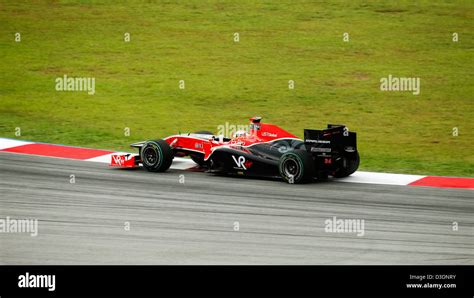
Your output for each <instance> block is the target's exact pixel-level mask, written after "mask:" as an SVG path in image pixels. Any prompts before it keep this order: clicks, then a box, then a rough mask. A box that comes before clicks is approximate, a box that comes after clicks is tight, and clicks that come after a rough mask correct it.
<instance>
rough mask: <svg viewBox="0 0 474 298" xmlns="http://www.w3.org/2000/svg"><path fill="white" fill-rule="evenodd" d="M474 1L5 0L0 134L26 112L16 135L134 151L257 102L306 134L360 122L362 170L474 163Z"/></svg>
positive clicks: (10, 132)
mask: <svg viewBox="0 0 474 298" xmlns="http://www.w3.org/2000/svg"><path fill="white" fill-rule="evenodd" d="M473 8H474V4H473V2H472V1H465V2H463V1H449V2H438V1H422V2H419V3H413V2H411V1H406V2H399V1H396V2H387V3H383V2H372V1H371V2H366V1H364V2H360V3H358V2H354V1H341V2H335V1H331V3H320V2H319V1H318V2H313V1H273V0H272V1H253V0H252V1H242V0H239V1H237V0H236V1H202V0H196V1H157V2H155V1H136V2H132V1H127V2H120V1H118V2H117V1H44V2H43V1H27V2H26V1H25V2H19V1H2V4H1V5H0V53H1V57H2V64H1V72H0V82H1V88H0V96H1V97H0V137H10V138H15V135H14V133H15V127H20V128H21V131H22V136H21V137H19V138H21V139H27V140H34V141H41V142H51V143H62V144H70V145H77V146H88V147H95V148H104V149H121V150H123V149H126V148H128V144H129V143H131V142H134V141H139V140H143V139H150V138H157V137H164V136H166V135H169V134H173V133H176V132H178V131H181V132H185V131H195V130H202V129H206V130H213V131H216V129H217V126H218V125H221V124H225V122H226V121H227V122H229V123H231V124H246V123H247V119H248V118H249V117H250V116H254V115H260V116H263V117H264V121H267V122H271V123H275V124H278V125H280V126H282V127H283V128H285V129H287V130H289V131H291V132H293V133H295V134H297V135H298V136H300V137H302V134H303V129H304V128H315V129H316V128H322V127H324V126H325V125H326V124H327V123H342V124H346V125H347V126H348V127H349V128H350V129H351V130H354V131H356V132H357V133H358V142H359V150H360V153H361V159H362V163H361V169H364V170H374V171H390V172H399V173H419V174H435V175H454V176H474V146H473V140H474V138H473V131H474V123H473V121H474V120H473V119H474V104H473V100H474V98H473V94H474V92H473V91H474V87H473V67H472V66H473V65H472V62H473V61H474V51H473V49H474V40H473V35H472V32H473V29H474V26H473V21H472V20H473V17H474V12H473V11H474V9H473ZM15 32H20V33H21V34H22V41H21V42H20V43H15V42H14V34H15ZM125 32H130V33H131V38H132V40H131V42H130V43H125V42H124V41H123V34H124V33H125ZM234 32H239V33H240V42H239V43H234V42H233V33H234ZM344 32H348V33H349V34H350V42H348V43H347V42H343V41H342V34H343V33H344ZM453 32H457V33H459V42H457V43H454V42H452V33H453ZM64 74H67V75H68V76H70V77H84V76H86V77H95V78H96V94H95V95H93V96H91V95H88V94H87V93H86V92H57V91H55V79H56V78H57V77H61V76H63V75H64ZM389 74H392V75H393V76H397V77H419V78H421V94H420V95H418V96H415V95H413V94H412V93H411V92H381V91H380V90H379V86H380V78H382V77H386V76H388V75H389ZM179 80H185V81H186V89H185V90H180V89H179V88H178V81H179ZM288 80H294V81H295V82H296V88H295V89H294V90H289V89H288ZM125 127H130V129H131V136H130V137H125V136H124V133H123V130H124V128H125ZM453 127H458V129H459V136H457V137H454V136H452V129H453Z"/></svg>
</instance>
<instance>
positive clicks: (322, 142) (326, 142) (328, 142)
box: [304, 139, 331, 144]
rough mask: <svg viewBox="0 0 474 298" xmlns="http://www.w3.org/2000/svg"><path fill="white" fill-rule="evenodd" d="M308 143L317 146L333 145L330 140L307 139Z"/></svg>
mask: <svg viewBox="0 0 474 298" xmlns="http://www.w3.org/2000/svg"><path fill="white" fill-rule="evenodd" d="M304 141H305V142H306V143H316V144H331V141H328V140H311V139H306V140H304Z"/></svg>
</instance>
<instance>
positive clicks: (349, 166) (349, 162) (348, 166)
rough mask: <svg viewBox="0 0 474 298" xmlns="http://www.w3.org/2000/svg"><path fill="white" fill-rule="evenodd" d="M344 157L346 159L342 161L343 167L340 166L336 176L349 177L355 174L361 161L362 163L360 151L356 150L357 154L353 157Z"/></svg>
mask: <svg viewBox="0 0 474 298" xmlns="http://www.w3.org/2000/svg"><path fill="white" fill-rule="evenodd" d="M343 158H344V160H343V163H342V167H340V168H339V169H338V170H337V171H336V172H335V173H334V177H336V178H343V177H347V176H349V175H351V174H353V173H354V172H355V171H357V169H358V168H359V163H360V157H359V152H356V154H355V155H354V156H353V157H352V158H348V157H343Z"/></svg>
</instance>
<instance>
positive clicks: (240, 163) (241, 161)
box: [232, 155, 252, 170]
mask: <svg viewBox="0 0 474 298" xmlns="http://www.w3.org/2000/svg"><path fill="white" fill-rule="evenodd" d="M232 159H233V160H234V162H235V164H236V165H237V167H234V169H239V170H247V169H248V168H250V167H251V166H252V161H250V160H246V159H245V157H244V156H239V157H238V158H236V157H235V155H232Z"/></svg>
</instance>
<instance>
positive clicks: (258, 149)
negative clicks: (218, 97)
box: [111, 117, 359, 183]
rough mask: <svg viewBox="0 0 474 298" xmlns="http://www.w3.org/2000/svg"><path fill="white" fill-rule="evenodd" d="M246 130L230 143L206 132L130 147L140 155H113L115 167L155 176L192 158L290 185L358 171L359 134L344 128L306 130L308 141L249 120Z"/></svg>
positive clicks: (230, 171)
mask: <svg viewBox="0 0 474 298" xmlns="http://www.w3.org/2000/svg"><path fill="white" fill-rule="evenodd" d="M250 121H251V123H250V126H249V129H248V131H247V130H245V131H238V132H236V133H235V134H234V136H233V137H232V138H224V137H223V136H216V135H213V134H212V133H211V132H208V131H200V132H196V133H189V134H179V135H173V136H169V137H167V138H164V139H159V140H152V141H144V142H139V143H135V144H131V147H134V148H138V150H139V154H137V155H130V154H125V155H112V161H111V166H121V167H136V166H139V165H140V164H142V166H143V167H144V168H145V169H147V170H148V171H151V172H163V171H166V170H168V169H169V167H170V166H171V163H172V162H173V158H174V157H175V156H178V157H184V156H189V157H190V158H191V159H192V160H193V161H194V162H195V163H196V164H197V165H199V166H200V167H202V168H204V169H206V170H207V171H209V172H214V173H223V174H235V175H244V176H258V177H272V178H274V177H281V178H283V180H285V181H286V182H288V183H303V182H310V181H312V180H313V179H314V178H317V179H326V178H327V177H328V176H329V175H330V176H333V177H346V176H349V175H351V174H352V173H354V172H355V171H356V170H357V168H358V167H359V153H358V151H357V141H356V133H355V132H350V131H349V130H348V129H347V127H345V126H344V125H332V124H329V125H328V127H327V129H324V130H312V129H305V130H304V140H301V139H299V138H297V137H296V136H295V135H293V134H291V133H289V132H287V131H285V130H283V129H281V128H280V127H278V126H276V125H273V124H267V123H261V118H260V117H253V118H251V119H250Z"/></svg>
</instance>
